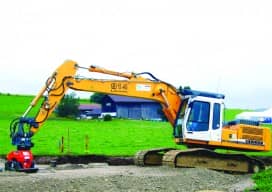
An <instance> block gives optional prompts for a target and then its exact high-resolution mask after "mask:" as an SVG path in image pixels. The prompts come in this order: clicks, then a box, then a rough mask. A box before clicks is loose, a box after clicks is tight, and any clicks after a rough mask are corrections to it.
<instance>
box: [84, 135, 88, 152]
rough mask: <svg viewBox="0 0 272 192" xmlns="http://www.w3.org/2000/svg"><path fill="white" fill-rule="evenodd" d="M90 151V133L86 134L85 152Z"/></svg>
mask: <svg viewBox="0 0 272 192" xmlns="http://www.w3.org/2000/svg"><path fill="white" fill-rule="evenodd" d="M88 152H89V135H85V153H88Z"/></svg>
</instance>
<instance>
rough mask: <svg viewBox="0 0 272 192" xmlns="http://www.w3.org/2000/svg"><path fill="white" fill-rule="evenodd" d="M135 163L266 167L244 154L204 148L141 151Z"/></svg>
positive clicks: (245, 169)
mask: <svg viewBox="0 0 272 192" xmlns="http://www.w3.org/2000/svg"><path fill="white" fill-rule="evenodd" d="M135 164H136V165H140V166H144V165H167V166H171V167H204V168H208V169H213V170H220V171H228V172H237V173H238V172H239V173H253V172H258V171H260V170H263V169H265V163H264V162H263V161H262V160H260V159H257V158H253V157H249V156H246V155H243V154H221V153H216V152H214V151H212V150H208V149H204V148H195V149H188V150H173V149H170V148H161V149H152V150H145V151H140V152H138V153H137V154H136V156H135Z"/></svg>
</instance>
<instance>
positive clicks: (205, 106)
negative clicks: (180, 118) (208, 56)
mask: <svg viewBox="0 0 272 192" xmlns="http://www.w3.org/2000/svg"><path fill="white" fill-rule="evenodd" d="M210 112H211V103H210V102H209V101H204V100H194V101H192V102H190V103H189V108H188V112H187V114H186V115H187V117H186V121H185V122H184V123H185V124H184V126H185V131H184V137H185V139H193V140H201V141H210V136H211V134H210V131H209V130H210Z"/></svg>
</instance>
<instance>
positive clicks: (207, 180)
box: [0, 157, 254, 192]
mask: <svg viewBox="0 0 272 192" xmlns="http://www.w3.org/2000/svg"><path fill="white" fill-rule="evenodd" d="M65 158H66V161H64V159H65ZM65 158H60V159H62V161H60V159H56V158H53V160H56V163H57V165H56V167H52V166H54V165H55V164H54V161H53V163H52V157H50V158H48V157H41V159H39V158H36V160H37V161H38V163H41V162H42V161H44V163H47V164H38V165H37V166H38V167H39V168H40V170H39V171H38V172H37V173H33V174H26V173H18V172H8V171H3V172H1V173H0V186H1V187H0V191H3V192H4V191H5V192H9V191H14V192H16V191H18V192H19V191H20V192H21V191H112V192H119V191H185V192H191V191H192V192H193V191H201V190H210V191H211V190H212V191H233V192H234V191H235V192H237V191H244V189H246V188H252V187H253V185H254V183H253V181H252V180H251V178H250V177H251V175H250V174H243V175H242V174H228V173H223V172H218V171H213V170H208V169H201V168H170V167H165V166H159V167H136V166H134V165H121V166H120V165H119V166H112V165H111V166H110V165H108V163H106V162H114V163H115V164H118V162H119V163H120V162H121V164H122V163H123V164H131V159H130V158H125V161H123V158H113V159H112V160H109V158H105V159H103V158H102V159H99V158H98V159H97V161H98V162H99V163H97V162H96V163H94V162H92V163H87V162H86V164H82V162H79V161H78V159H75V161H77V162H72V163H73V164H72V163H68V162H67V161H68V160H69V158H70V157H65ZM70 161H71V159H70ZM100 161H101V162H100ZM116 162H117V163H116ZM124 162H125V163H124ZM3 163H4V160H1V161H0V167H3ZM50 163H51V164H50ZM60 163H64V164H60ZM114 163H113V164H114Z"/></svg>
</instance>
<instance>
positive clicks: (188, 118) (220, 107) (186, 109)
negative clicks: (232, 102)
mask: <svg viewBox="0 0 272 192" xmlns="http://www.w3.org/2000/svg"><path fill="white" fill-rule="evenodd" d="M181 94H182V95H183V97H184V99H183V100H182V103H181V107H180V112H179V116H178V119H177V121H176V126H175V129H174V130H175V132H174V136H175V138H181V141H183V142H184V141H186V140H190V141H193V140H197V141H219V142H220V141H221V134H222V126H223V113H224V102H223V100H224V95H222V94H214V93H208V92H200V91H194V90H190V89H184V90H182V93H181Z"/></svg>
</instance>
